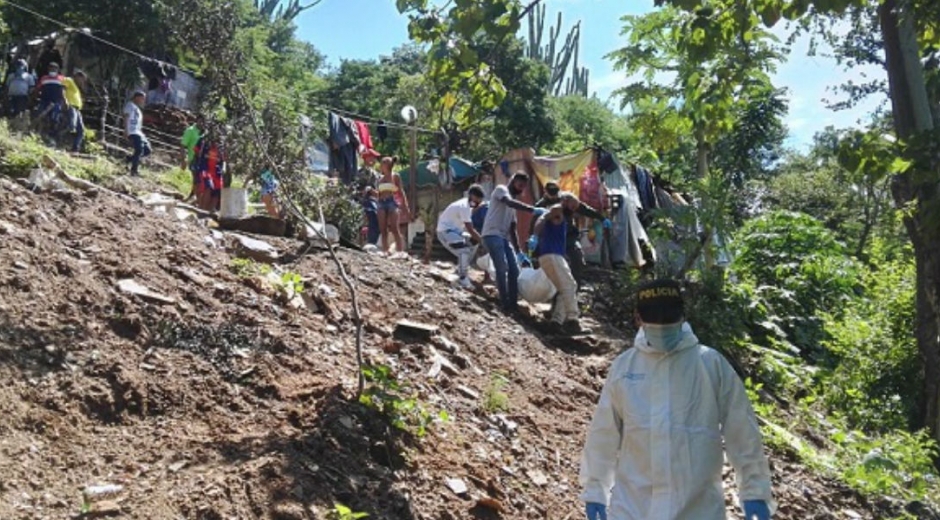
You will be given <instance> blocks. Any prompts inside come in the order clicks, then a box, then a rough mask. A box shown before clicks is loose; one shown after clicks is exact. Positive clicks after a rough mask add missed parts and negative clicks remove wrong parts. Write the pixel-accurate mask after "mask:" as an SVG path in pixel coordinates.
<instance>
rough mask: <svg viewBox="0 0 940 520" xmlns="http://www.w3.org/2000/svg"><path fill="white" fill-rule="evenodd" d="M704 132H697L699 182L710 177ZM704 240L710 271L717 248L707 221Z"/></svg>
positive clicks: (703, 251)
mask: <svg viewBox="0 0 940 520" xmlns="http://www.w3.org/2000/svg"><path fill="white" fill-rule="evenodd" d="M704 133H705V132H704V130H696V132H695V141H696V174H697V175H698V180H699V181H705V179H706V178H707V177H708V166H709V164H708V143H707V142H706V141H705V135H704ZM702 228H703V233H704V238H703V239H702V248H701V249H700V252H701V254H702V257H703V258H704V260H705V269H706V270H708V271H710V270H712V269H713V268H714V267H715V264H716V261H715V248H714V247H713V245H714V244H713V242H712V233H713V231H714V230H713V229H712V225H711V223H710V222H708V221H707V219H706V221H705V222H704V224H703V225H702Z"/></svg>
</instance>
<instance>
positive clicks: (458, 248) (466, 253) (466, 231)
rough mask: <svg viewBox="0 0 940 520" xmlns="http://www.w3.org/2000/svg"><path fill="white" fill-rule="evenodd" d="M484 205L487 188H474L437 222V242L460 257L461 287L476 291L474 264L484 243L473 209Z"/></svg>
mask: <svg viewBox="0 0 940 520" xmlns="http://www.w3.org/2000/svg"><path fill="white" fill-rule="evenodd" d="M482 202H483V188H481V187H480V185H479V184H474V185H473V186H470V189H469V190H467V196H466V197H464V198H461V199H459V200H456V201H454V202H452V203H451V204H450V205H449V206H447V208H445V209H444V211H443V212H442V213H441V216H440V217H438V219H437V239H438V240H439V241H440V242H441V244H443V245H444V248H445V249H447V250H448V251H450V253H451V254H452V255H454V256H456V257H457V276H458V277H459V279H458V283H459V284H460V286H461V287H463V288H464V289H469V288H471V287H473V283H471V282H470V277H469V276H468V274H469V271H470V261H471V260H473V256H474V254H475V253H476V250H477V245H478V244H480V242H481V241H482V239H481V238H480V233H478V232H477V230H476V229H475V228H474V227H473V209H474V208H476V207H478V206H479V205H480V204H481V203H482Z"/></svg>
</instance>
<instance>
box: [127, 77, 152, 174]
mask: <svg viewBox="0 0 940 520" xmlns="http://www.w3.org/2000/svg"><path fill="white" fill-rule="evenodd" d="M146 99H147V95H146V94H144V93H143V91H141V90H138V91H136V92H134V95H133V96H132V97H131V100H130V101H128V102H127V104H126V105H124V137H125V138H127V140H128V141H129V142H130V144H131V147H132V148H133V150H134V152H133V154H131V155H129V156H128V157H127V162H129V163H130V164H131V175H133V176H135V177H136V176H138V175H140V171H139V168H140V160H141V159H143V158H144V157H147V156H148V155H150V152H151V149H150V141H148V140H147V137H146V136H145V135H144V114H143V112H141V110H140V109H141V108H143V106H144V102H145V101H146Z"/></svg>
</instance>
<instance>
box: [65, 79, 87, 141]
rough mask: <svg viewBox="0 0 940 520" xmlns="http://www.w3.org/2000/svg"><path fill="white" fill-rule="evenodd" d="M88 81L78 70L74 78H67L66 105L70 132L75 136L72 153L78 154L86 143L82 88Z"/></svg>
mask: <svg viewBox="0 0 940 520" xmlns="http://www.w3.org/2000/svg"><path fill="white" fill-rule="evenodd" d="M87 79H88V77H87V76H85V73H84V72H82V71H81V70H78V69H76V70H75V72H74V73H73V74H72V77H68V78H65V79H64V80H63V83H64V85H65V103H66V105H67V106H68V109H69V131H71V132H72V133H73V134H75V138H74V139H73V140H72V151H73V152H75V153H78V152H80V151H82V143H83V142H84V141H85V120H84V119H82V107H83V106H84V102H83V100H82V87H84V86H85V81H86V80H87Z"/></svg>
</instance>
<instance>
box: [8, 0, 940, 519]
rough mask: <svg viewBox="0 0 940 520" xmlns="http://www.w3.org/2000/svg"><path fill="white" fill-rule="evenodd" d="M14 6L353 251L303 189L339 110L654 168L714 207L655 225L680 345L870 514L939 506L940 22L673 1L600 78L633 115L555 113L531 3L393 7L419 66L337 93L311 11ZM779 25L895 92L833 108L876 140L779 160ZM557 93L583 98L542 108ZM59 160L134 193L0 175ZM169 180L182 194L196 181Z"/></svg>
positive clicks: (394, 143)
mask: <svg viewBox="0 0 940 520" xmlns="http://www.w3.org/2000/svg"><path fill="white" fill-rule="evenodd" d="M19 1H20V3H22V4H24V5H26V6H27V7H30V8H33V9H36V10H39V11H44V12H55V13H61V17H62V18H63V19H65V20H68V21H70V22H73V23H76V25H78V24H79V23H80V24H81V26H89V27H92V28H95V29H102V28H108V29H109V30H110V32H109V33H108V38H109V39H112V40H114V41H115V42H116V43H118V44H121V45H123V46H125V47H127V48H131V49H149V50H151V52H154V53H159V54H160V55H161V56H165V57H167V58H168V59H171V61H175V62H177V63H179V64H180V65H182V66H184V67H186V68H188V69H191V70H194V71H195V72H197V73H198V75H199V76H200V77H202V78H203V79H204V80H205V85H206V86H207V88H206V90H205V92H204V95H203V96H202V99H201V103H202V106H201V112H202V113H203V114H204V115H206V116H207V117H208V118H209V119H210V123H211V125H213V127H214V128H219V129H221V128H231V129H232V130H231V131H230V134H229V135H227V140H228V144H229V148H230V149H231V151H232V153H231V154H230V157H229V158H230V162H231V165H232V172H233V174H234V176H235V178H236V182H238V183H242V182H245V181H247V180H250V179H252V178H253V177H254V176H255V175H257V174H258V173H259V172H260V171H261V170H262V169H263V168H268V167H271V166H276V167H277V168H276V169H277V170H278V171H279V173H280V175H281V177H282V180H283V181H284V182H283V184H282V186H283V187H282V190H283V193H285V194H289V195H290V197H291V199H292V200H295V201H296V202H297V203H298V205H299V206H300V208H301V209H302V211H304V212H305V213H306V214H307V215H308V216H310V217H311V218H313V219H314V220H318V217H319V211H320V210H321V209H322V211H323V213H324V216H325V219H326V220H327V221H329V222H331V223H333V224H335V225H336V226H337V227H338V228H339V229H340V231H341V233H342V235H343V236H344V237H346V238H349V239H355V238H357V237H358V234H359V228H360V226H361V210H360V208H359V207H358V206H357V205H356V203H354V202H353V201H352V200H351V198H350V192H349V191H348V190H347V189H346V188H343V187H341V186H337V185H335V184H331V183H325V182H322V180H318V179H315V178H311V177H310V176H309V175H308V174H306V173H305V172H304V168H303V159H302V158H303V153H302V151H303V143H302V142H301V138H300V136H299V135H298V132H297V131H296V126H297V121H298V119H299V118H300V116H301V115H302V114H307V115H311V114H313V115H315V116H316V117H314V118H313V120H312V122H313V127H312V128H311V134H312V135H314V136H318V137H322V136H323V135H325V133H326V118H325V117H323V113H322V106H323V105H328V106H335V107H337V108H339V109H341V110H346V111H350V112H354V113H359V114H364V115H367V116H370V117H372V118H375V119H384V120H386V121H392V122H400V117H399V115H398V114H399V110H400V109H401V107H402V106H404V105H413V106H415V107H416V108H417V111H418V114H419V121H418V124H419V125H420V126H422V127H424V128H442V127H443V128H448V130H449V132H451V133H452V134H455V135H457V136H458V137H459V144H460V146H459V148H458V149H457V150H456V152H457V153H458V154H460V155H463V156H466V157H468V158H470V159H473V160H480V159H485V158H489V159H492V158H495V157H497V156H499V155H500V154H501V153H503V152H505V151H507V150H508V149H510V148H513V147H516V146H526V147H530V146H531V147H535V148H537V149H538V150H539V151H540V152H545V153H567V152H573V151H577V150H579V149H582V148H583V147H585V146H590V145H592V144H594V143H598V144H600V145H602V146H604V147H606V148H607V149H609V150H610V151H612V152H615V153H616V154H617V155H618V158H619V159H621V160H632V161H638V162H640V163H642V164H643V165H645V166H647V167H650V168H651V169H653V170H654V171H655V172H656V173H657V174H659V175H660V176H661V177H662V178H663V179H665V180H667V181H669V182H670V183H672V184H673V185H675V186H677V187H678V188H680V189H681V190H683V191H687V192H689V193H691V194H692V195H693V196H694V197H695V198H696V199H697V200H698V201H699V204H698V205H697V207H694V208H689V209H686V210H680V211H671V212H666V211H654V212H653V214H652V218H653V224H652V226H650V228H649V234H650V236H651V238H652V239H653V240H654V241H655V242H662V241H673V242H674V243H675V244H677V245H678V247H677V248H676V251H675V254H674V255H669V256H671V257H672V256H674V257H675V258H666V255H662V257H661V258H660V260H661V261H660V262H659V264H658V265H657V266H656V267H655V270H654V272H653V274H655V275H661V276H665V275H672V276H675V275H679V276H681V277H683V278H685V279H686V281H687V282H689V283H688V287H689V291H688V296H689V306H688V317H689V320H690V321H691V322H692V323H693V325H694V326H695V327H696V330H697V332H698V333H699V335H700V337H701V339H702V340H703V341H704V342H705V343H706V344H710V345H714V346H716V347H718V348H720V349H722V351H723V352H724V353H725V354H726V355H728V356H729V357H731V358H732V359H733V360H734V361H735V363H736V365H737V366H738V367H739V368H740V369H741V371H742V373H743V374H744V375H745V376H749V377H748V391H749V392H750V395H751V397H752V400H753V401H754V402H755V408H756V409H757V411H758V413H759V415H760V416H761V418H762V421H763V425H764V431H765V434H766V435H767V438H768V439H769V441H770V442H771V444H772V445H774V446H775V447H776V448H777V449H783V450H789V451H792V452H793V453H795V454H796V455H797V456H799V457H800V458H802V459H803V460H804V461H806V463H807V464H809V465H811V466H813V467H815V468H817V469H819V470H820V471H823V472H826V473H827V474H830V475H832V476H834V477H838V478H840V479H842V480H843V481H845V482H846V483H848V484H849V485H851V486H852V487H854V488H855V489H858V490H860V491H862V492H864V493H869V494H890V495H893V496H897V497H903V498H910V499H914V498H918V499H922V500H928V501H929V500H930V498H931V497H934V498H935V497H937V496H940V489H938V485H940V484H938V478H937V477H936V473H937V472H936V469H934V466H933V465H932V462H936V461H937V460H938V458H940V457H938V454H937V447H936V446H937V441H940V362H938V361H937V360H940V339H938V338H940V334H937V330H938V329H940V298H937V297H936V294H935V292H936V287H938V286H940V248H938V247H936V244H940V190H938V189H937V187H936V186H937V181H938V179H940V176H938V172H940V166H938V159H937V158H938V157H940V138H938V134H937V132H936V129H935V124H936V121H940V117H938V109H937V107H940V50H938V49H940V3H938V2H937V1H936V0H914V1H912V2H906V3H899V2H895V1H894V0H885V1H884V2H871V1H869V0H851V1H843V2H832V1H825V2H824V1H822V0H805V1H799V2H797V1H791V0H761V1H760V2H757V1H746V2H738V1H731V0H714V1H711V2H708V4H707V5H705V4H703V3H702V2H699V1H689V0H665V1H664V2H661V3H660V5H658V6H657V7H656V8H655V9H652V10H651V11H650V12H648V13H647V14H644V15H641V16H627V17H625V18H624V19H623V23H624V29H623V31H622V35H623V42H622V43H621V45H619V46H618V47H619V48H617V49H611V51H612V52H611V53H610V55H609V59H610V60H611V61H612V62H613V64H614V66H615V67H616V68H617V69H618V70H621V71H623V73H624V76H625V77H629V78H630V79H631V81H632V83H630V84H628V85H627V86H625V87H624V88H623V89H621V90H620V91H618V92H617V94H618V95H619V101H620V102H621V108H628V109H629V110H627V111H626V112H627V114H622V113H619V112H615V111H613V110H612V109H611V108H610V107H609V106H608V105H607V104H606V103H604V102H602V101H600V100H599V99H597V98H596V97H589V96H588V95H587V92H586V90H587V85H586V84H585V83H586V74H585V71H583V70H580V69H579V67H578V65H577V63H576V61H574V62H573V63H571V65H574V67H573V68H574V69H575V72H574V74H573V77H572V78H571V79H572V80H576V81H573V83H574V84H573V85H572V86H571V88H570V89H569V88H560V86H561V84H560V83H559V81H558V80H559V77H565V75H566V74H567V72H566V71H567V70H568V65H569V63H567V62H568V60H569V59H570V60H575V56H576V52H573V49H571V48H568V49H561V52H557V53H556V55H557V56H562V57H563V60H562V61H564V62H565V63H559V62H558V61H557V60H556V61H555V63H551V64H547V63H545V62H544V60H545V58H546V52H543V49H542V48H541V45H542V40H543V39H542V37H541V35H540V34H539V33H541V29H540V27H541V26H542V25H544V18H543V17H544V10H539V11H538V13H539V14H538V17H537V18H536V19H534V20H532V23H533V25H531V26H530V33H531V36H530V41H529V42H524V41H522V40H521V39H519V38H517V37H516V36H515V35H516V34H518V32H519V29H520V28H521V26H522V23H523V20H524V18H525V15H526V13H527V7H531V6H533V5H534V4H530V3H529V2H522V1H520V0H484V1H479V2H466V1H459V2H456V3H454V4H451V3H442V4H444V5H445V7H438V6H437V5H436V4H435V3H434V2H430V1H428V0H398V1H397V2H396V6H397V8H398V10H399V12H401V13H403V14H406V15H408V16H409V20H410V27H409V33H410V36H411V39H412V40H413V42H414V44H412V45H406V46H403V47H401V48H398V49H392V50H390V52H389V54H388V55H386V56H379V57H376V58H375V59H372V60H346V61H342V62H341V63H340V64H339V65H338V67H336V68H333V69H327V68H326V67H325V64H324V63H325V60H324V57H323V56H322V54H320V53H319V52H318V51H317V50H316V48H315V47H314V46H313V45H311V44H308V43H306V42H301V41H299V40H298V39H297V38H296V37H295V35H294V29H295V28H294V26H293V25H292V20H294V19H295V17H296V16H297V15H298V14H299V12H300V11H301V10H302V9H303V7H304V6H303V5H301V4H300V3H297V2H293V1H291V2H279V1H276V0H265V1H249V0H234V1H233V2H215V1H211V0H164V1H161V2H158V3H152V2H125V3H121V4H120V6H119V7H120V8H116V7H115V6H114V5H112V4H114V2H105V1H104V0H89V1H87V2H79V3H78V4H76V3H75V2H68V1H66V0H19ZM0 14H2V17H3V21H4V22H6V26H9V27H12V28H15V30H16V31H17V32H18V33H22V34H16V35H13V34H11V33H10V32H9V31H6V32H5V31H2V30H0V36H2V37H3V38H6V39H7V40H8V41H9V42H12V41H14V38H16V37H21V36H23V35H27V36H28V37H33V36H35V35H38V34H46V33H48V32H51V31H52V30H53V29H57V27H56V26H54V25H50V24H49V23H48V22H47V21H44V20H42V19H36V18H35V17H31V16H29V15H27V14H25V13H23V12H21V11H18V10H16V9H13V8H12V7H10V6H9V5H4V6H0ZM782 18H786V19H788V20H793V21H795V22H797V24H798V25H799V26H800V27H801V29H802V30H806V31H810V32H811V33H813V34H814V35H815V37H817V38H819V39H822V40H824V41H826V42H827V43H829V44H830V45H831V46H832V47H833V49H834V51H833V52H834V53H835V55H836V56H837V58H838V59H840V60H842V62H843V63H845V64H846V65H849V66H855V65H857V64H876V65H878V66H882V67H884V68H885V69H886V70H887V71H889V72H890V74H889V75H888V82H887V85H885V84H880V83H878V82H869V83H865V84H861V85H859V84H853V83H849V84H845V85H841V86H840V90H841V92H842V93H843V94H844V96H845V97H846V99H842V100H839V101H837V102H836V103H835V104H837V105H841V106H852V105H853V104H857V103H858V102H859V101H860V100H862V99H863V98H865V97H866V96H868V95H870V94H877V93H885V94H887V95H888V96H889V97H890V98H891V101H892V103H891V110H892V113H891V114H881V113H879V114H877V115H873V116H872V118H871V120H870V121H869V122H867V124H866V126H865V127H864V128H856V129H850V130H844V129H835V128H831V129H827V130H826V131H825V132H822V133H820V134H819V135H817V136H816V139H815V142H814V143H813V146H812V148H811V149H810V150H808V151H805V152H801V151H795V150H786V149H784V146H783V144H784V138H785V137H786V129H785V127H784V124H783V117H784V115H785V114H786V111H787V101H786V99H785V93H784V92H782V91H781V90H780V89H779V88H777V86H775V85H774V84H773V82H772V81H771V77H772V75H773V72H774V71H775V68H776V67H777V65H779V64H780V63H782V62H783V61H784V60H785V59H786V55H785V53H786V52H787V51H788V49H787V48H786V45H784V44H783V42H781V41H778V40H777V38H776V37H775V36H774V35H773V33H772V31H771V28H772V27H774V26H775V25H776V24H777V23H778V22H779V21H780V20H781V19H782ZM128 21H130V22H129V23H125V22H128ZM116 22H120V23H116ZM845 27H848V28H849V33H848V34H845V31H844V30H843V29H844V28H845ZM559 28H560V24H559ZM886 28H895V29H896V30H886ZM573 34H577V33H573ZM550 36H551V38H550V39H553V40H555V39H557V36H558V35H557V34H556V33H555V31H554V30H553V31H552V34H551V35H550ZM572 39H573V40H574V39H575V37H574V36H573V37H572ZM526 49H528V52H527V51H526ZM556 50H558V49H556ZM544 51H548V52H547V54H552V52H550V51H551V49H544ZM565 56H567V57H565ZM103 57H104V58H106V59H105V62H106V65H107V66H106V67H105V70H104V72H103V76H104V77H109V78H110V77H115V78H118V79H119V81H118V83H120V84H121V85H120V87H121V88H124V87H126V86H128V85H129V82H131V81H133V80H134V79H136V78H137V74H138V73H137V71H136V70H135V66H134V61H135V60H130V61H127V60H124V61H122V60H120V59H118V57H119V53H117V51H115V52H114V53H112V52H111V51H110V50H108V51H106V55H105V56H103ZM548 61H552V60H551V59H549V60H548ZM219 64H224V66H219ZM562 65H563V66H562ZM563 91H564V92H572V93H575V94H577V95H573V96H564V97H557V96H553V95H552V94H555V93H561V92H563ZM389 132H390V135H389V139H388V140H387V141H386V142H377V143H376V147H377V149H378V151H379V152H380V153H382V154H384V155H399V156H401V157H406V156H407V152H408V139H407V134H406V131H405V130H403V129H401V128H399V127H396V126H392V127H391V128H390V129H389ZM440 144H441V143H440V142H439V141H438V137H437V136H436V135H433V133H422V134H421V135H420V136H419V141H418V147H419V150H420V151H421V152H422V153H423V152H427V151H430V150H431V149H437V148H438V147H439V146H440ZM43 153H51V154H52V156H53V157H54V158H55V159H56V160H57V161H60V163H61V164H62V165H63V166H65V167H66V169H67V170H68V171H69V172H70V173H73V174H74V175H76V176H79V177H82V178H86V179H89V180H95V181H102V180H107V179H109V178H112V177H114V176H117V175H120V174H121V173H122V171H121V170H122V169H121V168H120V167H118V166H115V165H114V164H113V163H111V162H108V161H106V160H99V161H97V162H93V161H85V160H80V159H76V158H73V157H70V156H67V155H65V154H62V153H58V152H50V151H49V150H48V149H46V148H45V147H43V146H42V145H41V144H40V143H39V141H37V140H34V139H26V140H23V141H19V140H17V139H15V138H13V137H12V136H11V135H10V133H9V131H7V130H6V129H5V127H4V128H2V129H0V155H2V157H0V170H2V171H3V173H5V174H8V175H13V176H19V177H22V176H26V175H28V174H29V171H30V170H31V169H32V168H33V167H35V165H36V161H37V158H38V157H41V155H42V154H43ZM272 163H273V164H272ZM154 178H156V177H154ZM159 179H160V182H162V183H165V184H166V185H168V186H171V187H173V188H174V189H176V190H177V191H180V192H181V193H188V191H189V182H190V179H189V174H188V172H185V171H183V170H174V171H171V172H167V173H166V174H163V175H162V176H160V177H159ZM414 209H415V210H418V211H428V208H414ZM717 238H720V239H723V240H724V241H725V242H727V243H728V244H729V245H730V247H729V250H730V253H731V262H730V264H729V265H727V266H721V265H719V262H718V259H719V256H720V255H719V253H720V252H721V251H720V250H719V248H720V245H719V242H720V241H719V240H716V239H717ZM231 269H232V270H233V272H234V273H236V274H237V275H238V276H245V277H251V276H257V275H259V274H260V275H264V276H267V275H269V274H271V273H270V271H265V269H269V268H267V267H265V266H257V265H255V264H254V263H251V262H248V261H237V262H233V264H232V266H231ZM277 276H278V279H279V280H278V282H276V284H277V285H278V286H279V287H282V288H283V290H284V291H285V292H286V293H291V294H296V293H299V292H301V291H302V290H303V283H302V280H301V279H300V277H299V276H297V275H295V274H293V273H283V274H278V275H277ZM637 282H638V275H637V274H636V273H633V272H630V273H627V274H622V275H619V276H618V279H617V280H616V284H617V285H618V286H619V289H618V292H617V294H616V295H615V302H614V303H615V306H616V317H615V318H616V319H617V320H620V323H619V324H620V325H624V326H629V325H630V323H628V321H629V320H630V316H631V311H632V308H631V305H632V302H631V300H630V294H631V293H630V290H631V288H632V287H633V286H634V285H635V284H636V283H637ZM364 373H365V374H366V377H367V378H368V379H369V382H370V386H369V388H368V389H367V391H366V392H365V393H364V394H363V395H362V396H361V400H362V403H363V404H364V405H366V406H369V407H371V408H373V409H375V410H378V411H379V412H380V413H382V414H384V415H385V416H386V417H387V418H388V419H389V421H390V423H391V424H392V425H394V426H395V427H397V428H400V429H402V430H407V431H410V432H413V433H415V434H417V435H419V436H420V435H424V434H425V433H426V431H427V428H428V427H429V426H430V424H432V423H433V422H434V421H435V420H436V419H439V418H444V417H446V413H445V412H441V414H443V415H434V414H432V413H431V412H429V411H428V410H427V409H426V407H425V406H424V405H423V404H422V403H421V402H420V401H419V400H418V399H417V392H415V391H414V390H413V389H411V388H408V387H407V386H406V385H405V384H404V382H402V381H399V380H398V379H397V378H396V377H395V376H394V374H393V373H392V371H391V370H390V369H389V368H388V367H384V366H369V367H365V369H364ZM505 385H506V380H505V379H503V378H501V377H494V378H493V380H492V381H491V383H490V385H489V387H488V388H487V391H486V394H485V395H484V397H483V398H482V400H481V403H480V406H481V408H482V409H483V410H485V411H487V412H489V413H494V412H499V411H505V410H506V409H507V407H508V396H506V394H505V393H504V389H505ZM350 513H351V511H350Z"/></svg>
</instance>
